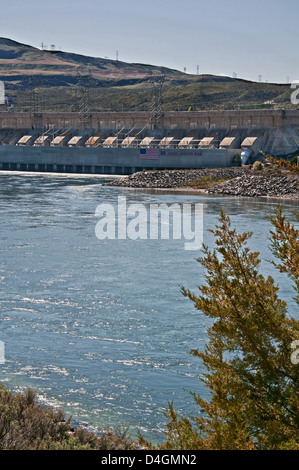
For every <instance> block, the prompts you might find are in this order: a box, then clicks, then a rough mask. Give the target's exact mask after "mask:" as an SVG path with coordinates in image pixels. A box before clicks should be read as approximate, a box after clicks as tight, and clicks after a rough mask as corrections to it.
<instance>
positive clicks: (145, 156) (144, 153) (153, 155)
mask: <svg viewBox="0 0 299 470" xmlns="http://www.w3.org/2000/svg"><path fill="white" fill-rule="evenodd" d="M140 158H141V160H158V158H159V150H158V149H140Z"/></svg>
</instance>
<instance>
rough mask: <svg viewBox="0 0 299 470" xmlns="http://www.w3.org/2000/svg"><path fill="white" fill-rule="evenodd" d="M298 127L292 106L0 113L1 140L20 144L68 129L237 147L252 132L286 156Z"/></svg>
mask: <svg viewBox="0 0 299 470" xmlns="http://www.w3.org/2000/svg"><path fill="white" fill-rule="evenodd" d="M298 129H299V111H291V110H286V111H285V110H239V111H238V110H232V111H183V112H182V111H180V112H176V111H168V112H164V114H163V115H162V116H161V117H160V118H159V120H158V121H155V122H154V121H153V120H151V119H150V115H149V113H148V112H146V111H142V112H141V111H140V112H95V113H91V114H90V115H88V116H85V117H84V118H83V117H82V116H80V115H79V114H78V113H75V112H70V113H21V112H0V144H1V142H3V143H11V142H12V143H15V142H16V141H17V137H19V138H20V136H22V135H24V134H26V133H27V134H28V133H32V132H34V133H35V135H36V136H37V135H42V134H44V133H47V134H48V135H51V133H52V137H54V135H58V134H59V133H61V134H62V133H66V132H68V133H69V134H70V135H76V134H80V135H84V136H85V137H86V138H87V137H90V136H92V135H97V136H100V137H101V139H105V138H107V137H109V136H112V135H119V136H120V137H122V138H124V137H125V136H126V135H135V136H136V135H138V137H139V138H143V137H147V136H155V137H157V138H163V137H169V136H171V137H173V138H174V139H177V140H180V139H182V138H183V137H188V136H191V137H193V138H195V139H203V138H205V137H209V136H211V137H214V146H215V145H217V144H218V146H219V144H220V142H221V141H222V140H223V139H224V138H226V137H228V138H232V137H235V138H236V139H237V140H239V144H237V147H241V143H242V142H243V141H244V140H245V139H246V138H248V137H258V138H259V146H260V147H259V150H261V151H262V152H265V153H270V154H272V155H273V154H275V155H286V154H289V153H293V152H295V151H296V150H297V148H298V145H297V141H298V140H299V139H298ZM13 138H14V139H15V141H14V140H13ZM5 139H6V140H5Z"/></svg>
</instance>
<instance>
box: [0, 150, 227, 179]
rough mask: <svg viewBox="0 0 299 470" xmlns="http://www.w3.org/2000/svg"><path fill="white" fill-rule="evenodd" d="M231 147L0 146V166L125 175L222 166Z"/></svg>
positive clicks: (14, 169)
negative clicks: (148, 149) (149, 149)
mask: <svg viewBox="0 0 299 470" xmlns="http://www.w3.org/2000/svg"><path fill="white" fill-rule="evenodd" d="M234 155H235V151H234V150H227V149H156V151H155V152H154V153H153V152H150V154H147V152H146V150H142V149H140V148H124V149H121V148H119V147H118V148H117V147H116V148H102V147H97V148H84V147H82V148H81V147H73V148H70V147H57V148H53V147H29V146H11V145H2V146H0V170H6V171H38V172H58V173H84V174H117V175H128V174H132V173H135V172H136V171H142V170H146V169H148V170H149V169H186V168H194V169H195V168H225V167H229V166H231V165H232V162H233V158H234Z"/></svg>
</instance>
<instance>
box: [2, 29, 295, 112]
mask: <svg viewBox="0 0 299 470" xmlns="http://www.w3.org/2000/svg"><path fill="white" fill-rule="evenodd" d="M161 74H163V76H164V83H163V89H162V90H163V91H162V100H163V109H164V110H187V109H192V110H201V109H203V110H204V109H248V108H267V107H275V108H277V107H283V108H286V109H287V108H290V107H292V108H294V106H292V105H291V103H290V94H291V93H290V86H289V85H280V84H270V83H255V82H249V81H246V80H241V79H233V78H230V77H223V76H213V75H190V74H186V73H183V72H180V71H177V70H173V69H169V68H163V69H162V68H161V67H157V66H153V65H147V64H134V63H132V64H130V63H126V62H122V61H118V60H110V59H106V58H95V57H89V56H83V55H80V54H75V53H68V52H62V51H52V50H51V51H49V50H40V49H37V48H35V47H32V46H30V45H26V44H21V43H18V42H16V41H13V40H11V39H6V38H0V80H2V81H3V82H4V83H5V89H6V92H7V93H9V94H10V95H11V96H12V97H13V98H14V101H15V110H16V111H35V112H42V111H54V110H56V111H76V110H77V109H78V107H79V106H80V102H83V101H84V105H85V107H86V108H88V110H89V111H90V112H92V111H105V110H125V111H126V110H142V111H144V110H149V109H150V107H151V103H152V96H153V94H152V90H153V88H152V82H151V78H150V77H151V76H152V77H157V78H156V79H154V80H153V81H154V83H156V82H155V80H159V77H161ZM0 109H1V107H0Z"/></svg>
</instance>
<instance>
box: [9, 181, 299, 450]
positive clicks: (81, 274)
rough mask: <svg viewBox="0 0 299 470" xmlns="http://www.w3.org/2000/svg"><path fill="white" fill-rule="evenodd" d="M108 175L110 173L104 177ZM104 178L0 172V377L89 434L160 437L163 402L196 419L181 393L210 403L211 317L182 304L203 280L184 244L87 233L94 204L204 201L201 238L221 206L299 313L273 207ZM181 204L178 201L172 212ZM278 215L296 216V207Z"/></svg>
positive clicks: (293, 312) (210, 240)
mask: <svg viewBox="0 0 299 470" xmlns="http://www.w3.org/2000/svg"><path fill="white" fill-rule="evenodd" d="M110 178H111V177H110ZM107 181H109V178H108V177H104V176H100V177H99V176H82V175H57V174H32V173H31V174H30V173H0V217H1V225H0V301H1V303H0V304H1V309H0V341H1V342H2V345H3V344H4V348H5V360H4V361H2V362H3V363H2V364H0V381H1V382H3V383H4V384H5V386H6V387H7V388H9V389H11V390H13V391H14V392H16V391H24V390H25V389H26V388H28V387H32V388H34V389H35V390H36V392H37V395H38V398H39V400H40V401H41V402H42V403H45V404H50V405H53V406H57V407H62V408H63V409H64V411H65V414H66V416H70V415H71V416H72V418H73V420H74V421H75V422H77V423H80V424H83V425H86V426H88V427H90V428H91V429H95V430H96V429H98V430H102V429H107V428H114V427H117V426H128V427H129V433H130V434H131V435H133V437H134V436H135V435H136V431H137V430H140V431H141V433H142V434H143V435H144V437H145V438H147V439H150V440H152V441H153V442H157V441H159V442H163V440H164V431H165V424H166V418H165V416H164V410H165V408H166V407H167V405H168V403H169V402H170V401H173V403H174V408H175V409H176V410H177V411H178V412H179V413H182V414H184V415H188V414H196V405H195V403H194V401H193V398H192V396H191V395H190V393H189V391H190V390H191V391H193V392H196V393H198V394H200V395H201V396H203V397H206V398H207V391H206V390H205V388H204V386H203V384H202V382H201V381H200V380H199V377H200V376H201V375H202V374H203V373H205V370H204V369H203V366H202V364H201V362H200V360H199V359H196V358H195V357H193V356H192V355H190V354H189V351H190V350H191V349H200V350H203V348H204V345H205V341H206V334H207V328H208V326H209V324H210V323H209V322H210V320H208V319H207V318H206V317H205V316H204V315H203V314H202V313H201V312H199V311H198V310H196V309H195V308H194V306H193V304H192V303H191V302H190V300H188V299H186V298H185V297H183V295H182V294H181V292H180V286H185V287H186V288H189V289H191V290H192V291H195V292H196V290H197V286H198V285H200V284H202V283H204V272H203V270H202V267H201V266H200V264H199V263H198V262H197V261H196V258H198V256H200V252H199V251H194V250H185V249H184V241H183V240H179V239H178V240H174V239H172V238H171V236H170V237H169V239H161V238H160V239H158V240H151V239H142V240H140V239H137V240H132V239H129V238H128V239H115V240H111V239H105V240H99V239H98V238H97V237H96V234H95V227H96V224H97V222H98V219H97V217H96V216H95V211H96V208H97V206H98V205H99V204H102V203H106V204H110V205H111V206H113V207H114V208H115V213H116V214H117V210H116V208H117V203H118V197H119V196H125V197H126V199H127V204H128V205H129V204H134V203H139V204H143V205H144V207H146V208H148V207H149V205H150V204H152V203H156V204H161V203H165V204H167V205H170V204H173V203H176V204H179V205H182V204H183V203H185V204H187V203H189V204H203V238H204V242H205V243H206V244H208V245H210V246H211V247H212V246H213V243H214V241H213V236H212V234H211V233H210V232H209V229H212V228H213V227H214V226H215V224H217V218H218V216H219V212H220V210H221V209H223V210H224V211H225V212H226V213H227V214H228V215H229V216H230V217H231V220H232V224H233V225H234V226H235V227H236V229H237V230H238V231H239V232H243V231H253V236H252V238H251V240H250V243H249V246H250V248H252V249H254V250H257V251H260V252H261V259H262V263H261V272H262V273H263V274H265V275H268V274H270V275H272V276H273V277H274V279H275V281H276V283H277V284H278V285H279V287H280V297H281V298H284V299H286V300H288V303H289V313H290V314H291V315H294V316H297V317H298V312H297V311H296V304H295V302H294V301H293V300H292V297H293V295H294V294H293V291H292V288H291V283H290V281H289V280H288V278H287V277H286V276H285V275H284V274H280V273H278V272H277V270H276V269H275V268H274V267H273V265H272V264H271V263H270V260H271V259H272V256H271V253H270V251H269V249H268V236H269V230H270V228H271V225H270V222H269V221H268V216H269V215H270V214H273V213H274V210H275V207H276V206H277V203H278V201H275V200H266V199H250V198H238V197H215V196H213V197H209V196H206V195H190V194H184V193H174V192H143V191H141V190H132V189H125V188H118V187H109V186H103V183H104V182H107ZM180 207H181V206H180ZM283 207H284V212H285V214H286V215H287V217H288V218H289V220H291V221H295V217H294V216H293V211H294V210H296V209H297V207H296V203H294V202H292V201H285V202H284V203H283Z"/></svg>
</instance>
